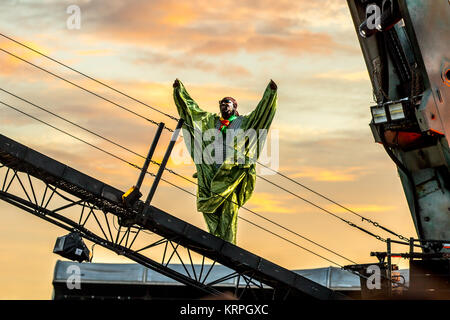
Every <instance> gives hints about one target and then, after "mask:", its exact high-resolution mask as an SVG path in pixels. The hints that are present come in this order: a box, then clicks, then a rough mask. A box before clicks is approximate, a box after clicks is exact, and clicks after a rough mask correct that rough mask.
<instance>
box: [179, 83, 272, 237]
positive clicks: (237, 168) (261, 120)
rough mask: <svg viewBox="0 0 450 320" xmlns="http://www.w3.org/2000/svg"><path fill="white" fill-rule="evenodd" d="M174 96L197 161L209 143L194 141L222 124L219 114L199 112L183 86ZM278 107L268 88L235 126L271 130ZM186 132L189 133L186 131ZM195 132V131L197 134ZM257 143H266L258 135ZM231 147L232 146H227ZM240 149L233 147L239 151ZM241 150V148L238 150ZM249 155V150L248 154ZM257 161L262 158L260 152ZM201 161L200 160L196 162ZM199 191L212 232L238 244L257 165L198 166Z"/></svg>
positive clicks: (206, 219) (180, 86) (234, 163)
mask: <svg viewBox="0 0 450 320" xmlns="http://www.w3.org/2000/svg"><path fill="white" fill-rule="evenodd" d="M173 97H174V100H175V105H176V107H177V110H178V113H179V115H180V117H181V118H182V119H184V121H185V123H186V125H185V126H183V132H184V138H185V142H186V146H187V148H188V150H189V152H190V155H191V157H192V158H193V159H194V154H195V153H196V152H197V156H198V153H199V152H200V154H201V153H202V150H203V149H204V148H205V147H206V146H207V145H208V144H209V143H210V141H202V143H201V144H202V145H201V148H200V145H199V143H198V140H197V141H194V139H195V137H196V135H197V137H198V135H199V133H200V134H201V133H203V132H205V131H206V130H208V129H215V130H217V129H216V128H217V127H218V124H219V125H220V120H219V119H220V115H219V114H215V113H211V112H207V111H204V110H202V109H200V107H199V106H198V105H197V103H196V102H195V101H194V100H193V99H192V98H191V96H190V95H189V93H188V92H187V91H186V88H185V87H184V85H183V84H182V83H181V81H179V86H178V87H175V88H174V92H173ZM276 105H277V90H276V89H272V88H271V87H270V84H269V85H268V86H267V88H266V90H265V92H264V95H263V97H262V99H261V101H260V102H259V103H258V106H257V107H256V108H255V110H254V111H252V112H251V113H249V114H247V115H244V116H239V117H238V119H239V121H237V120H233V122H234V121H237V122H236V123H237V124H239V129H242V130H244V131H246V130H248V129H254V130H256V131H257V132H259V130H261V129H265V130H268V129H269V127H270V124H271V123H272V120H273V117H274V115H275V111H276ZM185 130H187V132H186V131H185ZM195 131H196V132H195ZM257 139H258V140H257V141H258V144H260V143H264V141H260V139H265V136H262V137H261V136H259V135H258V136H257ZM227 147H228V148H229V147H230V145H228V146H227ZM236 147H237V146H234V149H236ZM239 150H242V149H239ZM246 152H247V153H246V156H248V151H246ZM257 152H258V153H257V155H256V158H257V157H258V155H259V151H257ZM194 162H195V161H194ZM197 162H198V161H197ZM196 168H197V179H198V190H197V210H198V211H199V212H202V213H203V216H204V218H205V221H206V224H207V226H208V229H209V232H210V233H212V234H214V235H215V236H217V237H220V238H222V239H224V240H226V241H229V242H231V243H233V244H236V232H237V218H238V210H239V208H240V207H241V206H243V205H244V204H245V203H246V202H247V201H248V200H249V199H250V197H251V195H252V193H253V190H254V188H255V181H256V163H255V162H254V161H253V163H238V162H237V161H232V162H230V161H224V162H223V163H221V164H219V165H218V164H215V163H213V164H207V163H204V161H202V162H201V163H196Z"/></svg>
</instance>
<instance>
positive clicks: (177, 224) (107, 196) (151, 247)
mask: <svg viewBox="0 0 450 320" xmlns="http://www.w3.org/2000/svg"><path fill="white" fill-rule="evenodd" d="M0 163H1V165H2V166H0V186H1V190H0V198H1V199H2V200H4V201H6V202H8V203H10V204H12V205H15V206H16V207H18V208H20V209H22V210H24V211H27V212H29V213H31V214H34V215H35V216H37V217H39V218H41V219H44V220H46V221H48V222H50V223H53V224H55V225H57V226H59V227H61V228H63V229H66V230H69V231H75V232H78V233H80V235H81V236H82V237H83V238H85V239H87V240H89V241H92V242H93V243H95V244H98V245H101V246H103V247H105V248H107V249H109V250H112V251H114V252H116V253H117V254H120V255H123V256H126V257H127V258H129V259H131V260H133V261H135V262H137V263H140V264H142V265H144V266H145V267H148V268H150V269H152V270H155V271H157V272H159V273H161V274H163V275H165V276H168V277H170V278H172V279H174V280H176V281H179V282H180V283H183V284H185V285H189V286H192V287H194V288H197V289H199V290H202V291H204V292H205V293H207V294H212V295H217V294H219V293H220V292H219V291H218V290H217V289H215V288H214V287H213V286H214V285H216V284H219V283H221V282H224V281H226V280H229V279H236V280H237V281H236V288H235V293H236V294H237V293H238V292H239V293H240V294H239V297H242V295H243V294H244V293H245V292H246V291H250V292H251V296H250V293H249V294H247V297H253V298H255V299H258V298H264V299H267V297H264V296H261V294H264V290H258V289H262V288H263V287H264V288H268V287H269V288H273V296H272V299H276V300H279V299H292V298H314V299H345V298H346V297H345V296H344V295H341V294H338V293H336V292H334V291H333V290H331V289H329V288H326V287H323V286H321V285H319V284H317V283H315V282H313V281H311V280H309V279H307V278H304V277H302V276H300V275H298V274H296V273H294V272H292V271H290V270H287V269H285V268H282V267H280V266H278V265H276V264H273V263H271V262H269V261H267V260H265V259H263V258H261V257H258V256H256V255H254V254H252V253H251V252H248V251H246V250H244V249H242V248H239V247H237V246H235V245H233V244H231V243H229V242H226V241H224V240H222V239H220V238H217V237H215V236H213V235H211V234H209V233H207V232H205V231H203V230H201V229H199V228H197V227H195V226H193V225H191V224H188V223H186V222H185V221H182V220H180V219H178V218H176V217H174V216H172V215H170V214H168V213H166V212H164V211H162V210H160V209H158V208H156V207H154V206H149V205H145V204H144V203H142V202H140V203H139V206H136V207H134V208H135V209H131V208H126V207H124V206H123V205H122V202H121V196H122V195H123V192H122V191H120V190H118V189H116V188H114V187H111V186H109V185H107V184H105V183H103V182H101V181H99V180H96V179H94V178H92V177H90V176H87V175H85V174H83V173H81V172H79V171H77V170H75V169H73V168H70V167H68V166H66V165H64V164H62V163H60V162H58V161H56V160H53V159H51V158H49V157H47V156H45V155H43V154H41V153H38V152H36V151H34V150H32V149H30V148H27V147H26V146H24V145H22V144H20V143H17V142H15V141H13V140H11V139H9V138H7V137H5V136H3V135H0ZM136 208H140V209H136ZM115 220H117V221H118V222H120V221H121V220H123V221H128V223H126V224H121V223H119V226H118V227H116V226H115V224H114V221H115ZM129 221H131V223H129ZM148 231H150V232H151V233H148ZM163 247H164V248H163ZM193 254H195V255H197V257H199V258H201V260H202V267H201V271H200V273H199V274H197V272H196V271H195V269H194V262H193V258H192V255H193ZM158 255H159V256H160V257H159V258H155V256H158ZM174 259H178V260H179V261H180V262H181V264H182V265H183V269H184V273H180V272H177V271H175V270H173V269H171V268H170V267H169V263H170V262H173V261H174ZM205 259H208V260H211V261H212V264H209V265H207V264H205ZM216 263H220V264H222V265H224V266H227V267H228V268H230V269H232V270H234V271H233V272H232V273H231V274H229V275H224V276H223V277H222V278H220V279H215V280H214V281H208V276H209V274H210V272H211V270H212V269H213V268H214V265H216ZM204 269H205V270H204ZM241 279H242V280H243V282H242V281H240V280H241Z"/></svg>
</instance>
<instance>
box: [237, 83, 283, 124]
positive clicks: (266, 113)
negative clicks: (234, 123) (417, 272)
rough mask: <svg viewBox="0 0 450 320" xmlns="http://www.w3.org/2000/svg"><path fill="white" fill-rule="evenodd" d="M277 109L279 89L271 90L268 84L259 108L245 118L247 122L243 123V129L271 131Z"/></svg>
mask: <svg viewBox="0 0 450 320" xmlns="http://www.w3.org/2000/svg"><path fill="white" fill-rule="evenodd" d="M276 109H277V89H272V88H270V84H268V85H267V87H266V91H264V95H263V97H262V99H261V101H259V103H258V106H257V107H256V108H255V110H253V111H252V112H251V113H250V114H248V115H246V116H245V118H246V121H245V122H244V123H243V127H244V128H243V129H244V130H247V129H255V130H259V129H269V127H270V125H271V123H272V120H273V117H274V116H275V111H276Z"/></svg>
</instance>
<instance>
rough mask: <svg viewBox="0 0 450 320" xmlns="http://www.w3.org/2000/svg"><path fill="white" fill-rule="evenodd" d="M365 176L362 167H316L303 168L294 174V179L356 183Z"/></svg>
mask: <svg viewBox="0 0 450 320" xmlns="http://www.w3.org/2000/svg"><path fill="white" fill-rule="evenodd" d="M362 174H364V168H362V167H349V168H336V169H333V168H321V167H314V166H302V167H299V169H298V171H297V172H295V173H293V174H292V175H291V176H292V177H293V178H311V179H312V180H314V181H327V182H338V181H355V180H357V179H358V177H359V176H361V175H362Z"/></svg>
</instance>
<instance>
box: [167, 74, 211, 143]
mask: <svg viewBox="0 0 450 320" xmlns="http://www.w3.org/2000/svg"><path fill="white" fill-rule="evenodd" d="M179 83H180V85H179V86H178V87H176V88H174V90H173V99H174V101H175V105H176V107H177V110H178V114H179V115H180V117H181V118H182V119H184V121H185V123H186V126H184V128H185V129H187V130H188V131H189V132H190V133H191V134H192V135H193V134H194V132H193V128H195V129H197V130H200V131H202V129H203V128H202V124H203V122H204V121H205V120H208V118H210V117H211V113H210V112H207V111H204V110H202V109H200V107H199V106H198V105H197V103H196V102H195V101H194V99H192V98H191V96H190V95H189V93H188V92H187V91H186V88H185V87H184V85H183V83H182V82H181V81H179Z"/></svg>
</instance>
